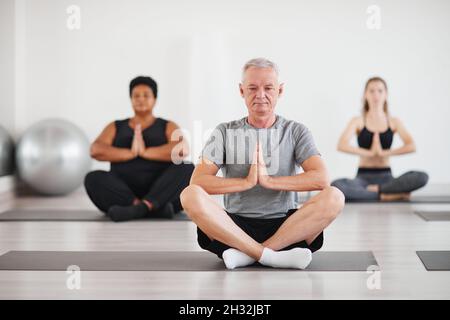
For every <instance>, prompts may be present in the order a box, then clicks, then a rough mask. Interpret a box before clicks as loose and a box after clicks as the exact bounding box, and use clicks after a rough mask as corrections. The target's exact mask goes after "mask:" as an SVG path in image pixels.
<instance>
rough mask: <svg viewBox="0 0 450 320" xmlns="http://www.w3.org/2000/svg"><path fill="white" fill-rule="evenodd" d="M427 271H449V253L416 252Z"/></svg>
mask: <svg viewBox="0 0 450 320" xmlns="http://www.w3.org/2000/svg"><path fill="white" fill-rule="evenodd" d="M416 253H417V255H418V256H419V258H420V260H421V261H422V263H423V265H424V266H425V268H426V269H427V270H428V271H450V251H417V252H416Z"/></svg>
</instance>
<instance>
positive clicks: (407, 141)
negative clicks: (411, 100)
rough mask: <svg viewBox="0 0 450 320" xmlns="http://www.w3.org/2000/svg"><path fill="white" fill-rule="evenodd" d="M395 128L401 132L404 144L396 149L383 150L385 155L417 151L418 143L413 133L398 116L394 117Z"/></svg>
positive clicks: (392, 121)
mask: <svg viewBox="0 0 450 320" xmlns="http://www.w3.org/2000/svg"><path fill="white" fill-rule="evenodd" d="M391 123H392V124H393V127H394V130H395V131H396V132H397V133H398V134H399V136H400V139H402V141H403V146H401V147H399V148H396V149H389V150H383V154H382V155H383V156H397V155H401V154H407V153H412V152H415V151H416V145H415V143H414V139H413V137H412V136H411V134H410V133H409V132H408V130H406V128H405V126H404V125H403V123H402V122H401V121H400V119H398V118H392V119H391Z"/></svg>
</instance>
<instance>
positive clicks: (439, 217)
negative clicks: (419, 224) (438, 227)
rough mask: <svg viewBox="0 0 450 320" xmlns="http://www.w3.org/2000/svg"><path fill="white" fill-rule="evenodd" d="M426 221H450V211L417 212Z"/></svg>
mask: <svg viewBox="0 0 450 320" xmlns="http://www.w3.org/2000/svg"><path fill="white" fill-rule="evenodd" d="M414 213H415V214H417V215H418V216H419V217H421V218H422V219H423V220H425V221H450V211H425V210H422V211H415V212H414Z"/></svg>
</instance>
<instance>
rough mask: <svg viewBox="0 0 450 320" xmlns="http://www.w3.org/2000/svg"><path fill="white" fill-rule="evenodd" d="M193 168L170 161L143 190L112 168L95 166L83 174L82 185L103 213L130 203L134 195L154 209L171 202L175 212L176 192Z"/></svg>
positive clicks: (178, 200)
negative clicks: (106, 169) (104, 168)
mask: <svg viewBox="0 0 450 320" xmlns="http://www.w3.org/2000/svg"><path fill="white" fill-rule="evenodd" d="M193 171H194V165H193V164H192V163H182V164H179V165H176V164H171V165H170V166H168V167H167V169H165V170H164V171H163V172H161V173H160V174H159V175H157V176H156V178H155V179H154V181H149V186H148V187H146V189H145V190H143V188H142V187H141V188H139V190H138V189H137V188H136V187H130V183H127V182H125V179H123V178H121V177H120V176H119V175H118V174H116V173H114V172H111V171H103V170H96V171H92V172H89V173H88V174H87V175H86V177H85V178H84V186H85V188H86V192H87V194H88V195H89V198H90V199H91V200H92V202H93V203H94V204H95V206H96V207H97V208H99V209H100V211H103V212H105V213H106V212H108V209H109V208H110V207H111V206H113V205H119V206H130V205H132V204H133V200H134V199H136V198H139V199H144V200H148V201H150V202H151V203H152V204H153V208H154V209H158V208H161V207H163V206H164V205H165V204H166V203H168V202H171V203H172V205H173V207H174V209H175V212H178V211H180V210H182V206H181V203H180V193H181V191H183V189H184V188H186V187H187V186H188V185H189V180H190V179H191V175H192V172H193ZM129 178H132V177H127V180H128V179H129Z"/></svg>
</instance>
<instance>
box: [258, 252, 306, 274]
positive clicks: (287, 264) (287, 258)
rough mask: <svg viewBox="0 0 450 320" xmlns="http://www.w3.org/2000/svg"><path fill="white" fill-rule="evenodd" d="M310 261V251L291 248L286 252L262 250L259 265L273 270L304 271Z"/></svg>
mask: <svg viewBox="0 0 450 320" xmlns="http://www.w3.org/2000/svg"><path fill="white" fill-rule="evenodd" d="M311 260H312V253H311V250H309V249H306V248H293V249H291V250H286V251H273V250H272V249H269V248H264V250H263V253H262V255H261V259H259V263H261V264H263V265H265V266H269V267H273V268H294V269H305V268H306V267H307V266H308V265H309V264H310V263H311Z"/></svg>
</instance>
